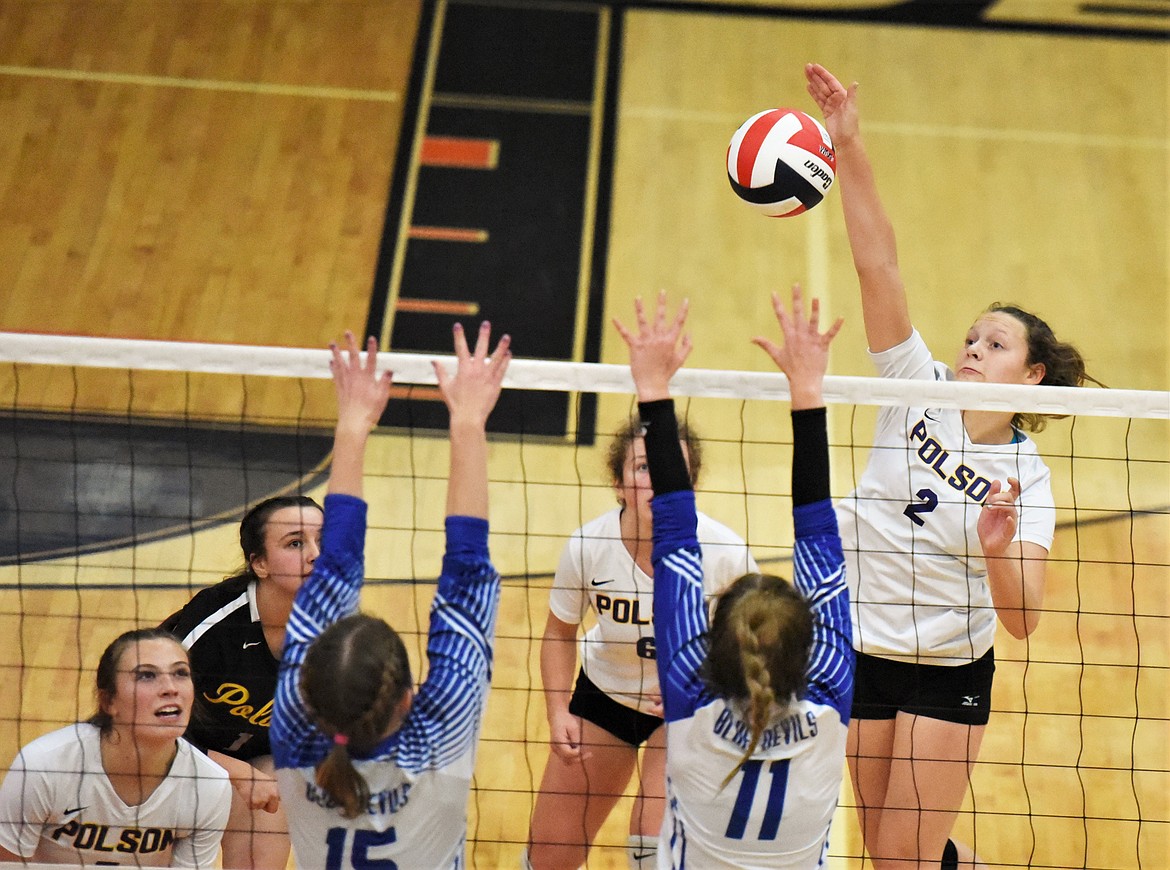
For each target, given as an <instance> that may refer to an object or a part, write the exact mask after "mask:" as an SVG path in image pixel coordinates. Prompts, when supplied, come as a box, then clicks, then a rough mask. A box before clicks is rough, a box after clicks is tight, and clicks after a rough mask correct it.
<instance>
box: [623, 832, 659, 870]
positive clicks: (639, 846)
mask: <svg viewBox="0 0 1170 870" xmlns="http://www.w3.org/2000/svg"><path fill="white" fill-rule="evenodd" d="M626 863H627V864H629V865H630V870H654V868H656V867H657V866H658V838H657V837H643V836H642V835H641V834H630V836H629V837H627V838H626Z"/></svg>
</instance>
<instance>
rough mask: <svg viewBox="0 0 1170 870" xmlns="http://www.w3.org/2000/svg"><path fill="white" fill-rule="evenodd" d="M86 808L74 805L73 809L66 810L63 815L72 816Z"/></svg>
mask: <svg viewBox="0 0 1170 870" xmlns="http://www.w3.org/2000/svg"><path fill="white" fill-rule="evenodd" d="M84 809H85V807H73V808H72V809H68V810H65V812H64V813H63V814H62V815H66V816H72V815H74V814H75V813H79V812H81V811H82V810H84Z"/></svg>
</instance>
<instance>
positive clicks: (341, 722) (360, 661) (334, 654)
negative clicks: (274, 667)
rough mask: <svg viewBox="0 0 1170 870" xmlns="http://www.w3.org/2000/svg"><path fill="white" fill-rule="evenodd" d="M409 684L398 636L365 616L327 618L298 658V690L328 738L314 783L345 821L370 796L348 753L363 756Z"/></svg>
mask: <svg viewBox="0 0 1170 870" xmlns="http://www.w3.org/2000/svg"><path fill="white" fill-rule="evenodd" d="M410 688H411V677H410V660H409V659H408V658H407V655H406V647H405V645H404V644H403V643H402V638H400V637H399V636H398V633H397V632H395V631H394V629H392V628H391V627H390V626H389V625H387V624H386V623H385V622H383V621H382V620H381V619H376V618H374V617H372V616H366V615H364V614H355V615H353V616H349V617H346V618H345V619H342V620H340V621H339V622H336V623H334V624H333V625H331V626H330V627H329V628H327V629H326V630H325V631H324V632H322V633H321V636H320V637H318V638H317V640H315V641H314V642H313V645H312V646H311V647H310V648H309V651H308V653H307V654H306V655H305V662H304V665H303V666H302V667H301V695H302V697H303V698H304V700H305V705H306V707H307V708H308V711H309V713H310V714H311V715H312V716H313V718H314V719H316V720H317V723H318V724H319V725H320V726H321V728H322V729H323V730H324V731H325V733H326V734H327V735H329V736H330V737H331V739H332V740H333V746H332V747H331V749H330V751H329V754H328V755H326V756H325V758H323V759H322V760H321V762H320V763H319V764H318V765H317V785H319V786H320V787H321V788H322V789H324V791H325V792H326V793H327V794H328V795H329V796H330V797H331V798H333V800H334V801H336V802H337V804H338V806H339V807H340V808H341V813H342V815H343V816H345V818H347V819H352V818H356V817H357V816H359V815H361V814H362V813H364V812H365V811H366V807H367V805H368V804H369V801H370V789H369V786H368V785H367V783H366V780H365V778H364V777H363V776H362V775H361V772H360V771H359V770H358V769H357V768H356V767H354V763H353V759H354V756H355V755H356V756H358V757H361V756H362V755H364V754H366V753H368V752H369V751H370V750H372V749H373V748H374V747H375V746H376V745H377V744H378V743H379V742H380V741H381V740H382V739H384V738H385V737H387V736H388V733H389V731H390V728H391V725H392V720H393V718H394V714H395V711H396V710H397V709H398V708H399V705H400V704H401V703H402V701H403V698H404V697H405V696H406V694H407V693H408V692H409V691H410Z"/></svg>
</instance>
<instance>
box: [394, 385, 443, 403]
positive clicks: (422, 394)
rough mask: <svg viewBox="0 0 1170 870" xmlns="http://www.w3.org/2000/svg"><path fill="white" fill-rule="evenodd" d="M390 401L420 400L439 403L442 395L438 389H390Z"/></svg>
mask: <svg viewBox="0 0 1170 870" xmlns="http://www.w3.org/2000/svg"><path fill="white" fill-rule="evenodd" d="M390 398H391V399H420V400H422V401H424V402H441V401H443V394H442V393H440V392H439V388H438V387H391V388H390Z"/></svg>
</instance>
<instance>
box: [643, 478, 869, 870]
mask: <svg viewBox="0 0 1170 870" xmlns="http://www.w3.org/2000/svg"><path fill="white" fill-rule="evenodd" d="M653 504H654V556H653V559H654V600H655V603H656V607H655V611H654V633H655V637H656V639H657V644H658V669H659V680H660V683H661V686H662V697H663V704H664V707H665V712H666V722H667V740H666V744H667V750H666V752H667V756H666V774H667V810H666V816H665V818H664V820H663V825H662V833H661V840H660V842H659V847H658V866H659V868H662V870H665V868H680V870H681V868H685V867H694V868H703V870H706V868H716V867H728V868H731V867H735V868H748V867H761V868H762V867H768V868H778V867H782V868H812V867H818V866H821V865H822V863H823V862H824V860H825V854H826V850H827V847H828V839H829V827H830V824H831V822H832V818H833V813H834V811H835V809H836V807H837V798H838V795H839V793H840V789H841V782H842V778H843V772H844V757H845V739H846V735H847V733H848V726H849V709H850V705H851V703H852V699H853V649H852V645H851V637H852V629H851V626H850V613H849V594H848V592H847V590H846V586H845V570H844V565H845V563H844V557H843V554H842V551H841V539H840V536H839V535H838V532H837V520H836V516H835V514H834V511H833V505H832V502H831V501H830V500H828V499H825V500H823V501H818V502H813V503H810V504H806V505H800V506H798V507H796V508H795V509H794V511H793V515H794V520H795V529H796V542H795V547H794V556H793V578H792V580H793V583H794V585H795V586H796V588H797V589H798V590H799V591H800V592H801V593H802V594H803V595H804V596H805V598H806V599H807V600H808V601H809V604H810V606H811V608H812V612H813V619H814V630H813V647H812V654H811V656H810V660H809V666H808V672H807V676H808V685H807V688H806V690H805V692H804V694H803V696H802V697H800V698H799V699H794V702H793V703H792V704H791V705H789V706H788V707H787V708H786V709H784V710H783V712H782V713H780V714H778V715H777V717H776V719H774V720H773V721H772V722H771V723H770V724H769V725H768V727H767V728H766V729H765V730H764V733H763V736H762V738H761V741H760V744H759V746H758V747H757V748H756V750H755V752H754V753H753V754H752V757H751V759H749V760H748V761H747V762H746V763H745V764H744V765H743V767H742V769H741V770H740V771H739V772H737V773H736V775H735V776H734V777H733V778H732V780H731V781H730V782H729V783H728V784H727V785H726V786H725V787H723V786H722V783H723V781H724V779H725V778H726V777H727V774H728V773H729V772H731V771H732V770H733V769H734V768H735V766H736V765H737V764H738V763H739V760H740V758H742V756H743V753H744V751H746V749H747V746H748V744H749V742H750V740H751V729H750V727H749V725H748V723H747V721H746V719H745V715H744V712H745V711H743V710H741V709H740V708H739V706H738V705H737V704H735V703H733V702H729V701H727V700H725V699H723V698H721V697H719V696H717V695H715V694H713V693H712V692H711V691H710V690H709V689H708V688H707V687H706V685H705V684H704V683H703V680H702V678H701V676H700V667H701V665H702V663H703V662H704V661H705V659H706V657H707V651H708V638H707V627H708V617H707V607H706V605H705V604H704V600H703V576H702V563H701V560H700V549H699V542H698V540H697V538H696V535H695V507H694V504H695V502H694V493H693V492H691V491H689V490H680V491H677V492H672V493H669V494H666V495H662V496H659V497H656V498H655V499H654V502H653Z"/></svg>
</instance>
